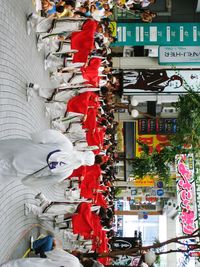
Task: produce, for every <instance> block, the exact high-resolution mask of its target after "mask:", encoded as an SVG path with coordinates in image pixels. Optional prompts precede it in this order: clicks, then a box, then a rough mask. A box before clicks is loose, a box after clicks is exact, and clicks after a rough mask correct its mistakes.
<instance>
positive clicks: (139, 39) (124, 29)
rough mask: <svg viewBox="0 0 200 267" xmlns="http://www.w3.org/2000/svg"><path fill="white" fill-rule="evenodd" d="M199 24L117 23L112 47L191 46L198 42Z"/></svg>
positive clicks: (199, 37)
mask: <svg viewBox="0 0 200 267" xmlns="http://www.w3.org/2000/svg"><path fill="white" fill-rule="evenodd" d="M199 31H200V24H199V23H118V24H117V38H118V41H117V42H115V43H114V44H113V45H114V46H125V45H131V46H133V45H135V46H144V45H164V46H166V45H170V46H171V45H174V46H180V45H183V46H186V45H188V46H192V45H194V46H195V45H198V44H199V42H200V35H199Z"/></svg>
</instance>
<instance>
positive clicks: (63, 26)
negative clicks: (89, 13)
mask: <svg viewBox="0 0 200 267" xmlns="http://www.w3.org/2000/svg"><path fill="white" fill-rule="evenodd" d="M82 24H83V20H80V19H75V18H74V19H67V18H65V19H62V20H59V19H58V20H56V19H54V18H45V17H41V16H39V15H38V14H36V13H31V14H30V15H28V17H27V31H28V35H30V33H31V29H32V28H35V31H36V32H37V33H47V36H52V35H56V34H59V35H66V34H68V33H70V32H73V31H78V30H80V29H81V26H82ZM49 32H51V33H50V34H49ZM43 37H44V36H43Z"/></svg>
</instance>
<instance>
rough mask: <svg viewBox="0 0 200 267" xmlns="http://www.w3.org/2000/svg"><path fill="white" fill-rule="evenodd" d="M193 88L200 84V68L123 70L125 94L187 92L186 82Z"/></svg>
mask: <svg viewBox="0 0 200 267" xmlns="http://www.w3.org/2000/svg"><path fill="white" fill-rule="evenodd" d="M185 81H186V83H187V84H188V86H190V87H192V88H193V90H195V91H198V90H199V86H200V70H195V71H194V70H183V69H182V70H181V69H176V70H172V69H159V70H148V69H135V70H124V71H123V94H124V95H134V94H142V95H144V94H149V93H156V94H157V93H159V94H161V93H172V94H179V93H187V90H186V88H185V86H184V82H185Z"/></svg>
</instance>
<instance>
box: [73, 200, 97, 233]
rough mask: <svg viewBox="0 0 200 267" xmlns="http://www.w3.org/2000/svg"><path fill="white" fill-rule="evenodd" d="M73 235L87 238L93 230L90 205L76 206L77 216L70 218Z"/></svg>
mask: <svg viewBox="0 0 200 267" xmlns="http://www.w3.org/2000/svg"><path fill="white" fill-rule="evenodd" d="M72 228H73V233H74V234H80V235H83V236H88V235H90V234H91V232H92V231H93V230H94V226H93V222H92V212H91V204H90V203H86V202H83V203H81V204H80V205H79V206H78V210H77V214H74V215H73V216H72Z"/></svg>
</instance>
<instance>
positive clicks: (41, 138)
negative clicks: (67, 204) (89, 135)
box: [0, 130, 95, 187]
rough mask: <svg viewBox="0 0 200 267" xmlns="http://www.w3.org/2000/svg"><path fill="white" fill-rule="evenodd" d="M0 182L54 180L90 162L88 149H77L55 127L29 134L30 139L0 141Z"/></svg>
mask: <svg viewBox="0 0 200 267" xmlns="http://www.w3.org/2000/svg"><path fill="white" fill-rule="evenodd" d="M0 148H1V149H0V165H1V168H0V182H1V183H5V182H7V181H12V180H14V179H18V180H21V181H22V183H23V184H25V185H27V186H31V187H32V186H35V187H37V186H43V185H46V184H52V183H57V182H60V181H62V180H64V179H65V178H67V177H68V176H70V175H71V173H72V172H73V170H74V169H77V168H79V167H80V166H82V165H89V166H91V165H93V164H94V162H95V156H94V154H93V152H91V151H85V152H81V151H77V150H75V149H74V147H73V144H72V143H71V141H70V140H69V139H68V138H67V137H66V136H64V135H63V134H61V133H60V132H58V131H56V130H44V131H42V132H40V133H36V134H32V136H31V139H29V140H26V139H8V140H1V141H0Z"/></svg>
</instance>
